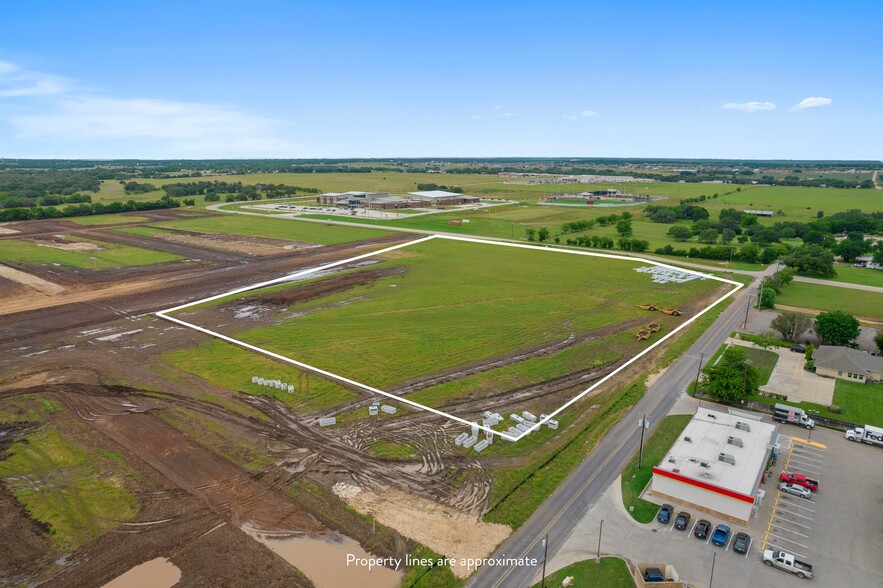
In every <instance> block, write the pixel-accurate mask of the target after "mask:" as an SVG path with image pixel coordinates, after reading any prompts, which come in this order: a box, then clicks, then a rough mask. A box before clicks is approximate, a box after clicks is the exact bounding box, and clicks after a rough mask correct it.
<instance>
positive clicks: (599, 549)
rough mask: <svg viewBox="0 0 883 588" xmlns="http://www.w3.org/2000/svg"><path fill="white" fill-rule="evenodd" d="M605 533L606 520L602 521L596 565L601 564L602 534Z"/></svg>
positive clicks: (599, 530)
mask: <svg viewBox="0 0 883 588" xmlns="http://www.w3.org/2000/svg"><path fill="white" fill-rule="evenodd" d="M603 532H604V519H601V528H599V529H598V555H596V556H595V563H601V533H603Z"/></svg>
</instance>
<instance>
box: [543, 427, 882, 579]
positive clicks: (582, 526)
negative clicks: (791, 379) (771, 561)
mask: <svg viewBox="0 0 883 588" xmlns="http://www.w3.org/2000/svg"><path fill="white" fill-rule="evenodd" d="M780 433H781V434H782V439H781V441H782V448H781V451H780V454H779V458H778V461H777V463H776V466H775V467H774V468H773V469H772V471H771V476H769V477H768V478H767V480H766V482H765V483H764V484H763V486H762V488H763V489H764V490H765V491H766V496H765V498H764V503H763V505H761V507H760V508H759V510H758V513H757V516H756V517H754V518H753V519H752V520H751V521H750V522H749V524H748V526H747V527H742V526H740V525H734V524H730V523H726V524H727V525H728V526H729V527H730V528H731V529H732V531H731V534H730V538H729V539H728V541H727V543H726V544H725V545H724V546H722V547H717V546H714V545H713V544H712V543H711V533H712V532H713V530H714V527H715V526H716V525H717V524H719V523H722V522H724V521H721V520H719V519H715V518H714V517H711V516H707V515H704V514H702V513H699V512H697V511H693V510H691V509H689V508H683V509H682V508H679V506H678V505H677V504H676V505H675V512H674V513H673V515H672V518H671V521H670V522H669V524H667V525H660V524H659V523H656V522H654V523H651V524H649V525H641V524H638V523H636V522H634V521H633V520H632V519H631V517H629V516H628V513H626V511H625V508H624V507H623V505H622V499H621V495H620V492H619V485H618V484H617V485H615V486H613V487H611V488H609V489H608V491H607V492H606V493H605V495H604V496H603V497H601V498H600V499H599V501H598V503H597V504H596V506H595V507H594V508H592V510H591V511H589V512H588V513H586V515H585V516H584V517H583V520H582V521H580V523H579V524H578V525H577V527H576V528H575V529H574V531H573V533H572V534H571V536H570V537H569V538H568V540H567V542H566V543H565V545H564V547H563V548H562V549H561V550H560V551H558V553H557V554H556V556H555V557H554V558H553V559H552V560H551V561H550V562H549V566H548V570H549V571H553V570H556V569H559V568H561V567H563V566H565V565H568V564H570V563H573V562H575V561H580V560H583V559H591V558H593V557H594V556H595V552H596V549H597V545H598V533H599V530H600V523H601V520H602V519H603V521H604V525H603V533H602V536H601V552H602V554H613V555H620V556H623V557H626V558H627V559H629V560H630V561H632V562H633V563H638V562H653V561H660V562H666V563H669V564H671V565H673V566H674V567H675V569H676V570H677V572H678V574H679V576H680V578H681V580H682V581H685V582H686V583H687V585H688V586H703V587H704V586H708V585H709V580H711V573H712V565H714V578H713V586H714V588H743V587H746V586H750V587H761V586H763V587H767V586H769V587H773V588H775V587H779V586H781V587H790V586H804V587H806V586H807V584H805V582H814V584H815V585H816V586H879V585H881V584H883V557H881V556H883V508H881V504H883V503H881V497H880V494H879V493H880V489H881V488H883V449H881V448H879V447H873V446H870V445H864V444H856V443H852V442H850V441H847V440H846V439H844V438H843V434H842V433H839V432H836V431H828V430H824V429H816V430H814V431H813V432H812V433H811V435H809V438H808V439H805V437H807V431H805V430H803V429H800V428H799V427H795V426H792V425H783V426H782V427H781V428H780ZM789 435H793V436H794V438H793V439H792V438H791V437H789ZM804 441H809V442H810V443H806V442H804ZM786 468H787V470H789V471H792V472H795V473H803V474H805V475H806V476H807V477H810V478H814V479H816V480H818V481H819V485H820V488H819V492H818V493H814V495H813V496H811V497H810V498H808V499H804V498H799V497H796V496H791V495H788V494H783V493H780V492H778V489H777V488H778V480H779V474H780V473H781V472H782V471H783V470H785V469H786ZM681 510H685V511H687V512H689V513H690V514H691V515H692V518H691V520H690V525H689V528H688V529H687V530H686V531H679V530H677V529H675V528H674V521H675V519H676V517H677V513H678V512H680V511H681ZM701 518H705V519H708V520H709V521H710V522H711V523H712V529H711V531H710V533H709V537H708V538H706V539H702V540H700V539H697V538H695V537H694V536H693V533H692V531H693V530H694V529H695V525H696V523H697V521H698V519H701ZM739 531H744V532H747V533H748V534H749V535H750V536H751V538H752V544H751V546H750V548H749V550H748V553H747V554H744V555H743V554H738V553H735V552H734V551H733V549H732V547H733V545H732V542H733V537H734V535H735V534H736V533H738V532H739ZM764 546H766V547H767V548H771V549H782V550H785V551H788V552H790V553H793V554H795V555H798V556H805V558H806V561H808V562H809V563H811V564H813V568H814V569H813V574H814V576H813V579H812V580H800V579H799V578H797V576H795V575H794V574H790V573H788V572H785V571H781V570H778V569H774V568H768V567H766V566H764V565H763V563H762V561H761V559H760V554H761V550H762V548H763V547H764ZM798 559H799V557H798ZM712 562H714V563H713V564H712Z"/></svg>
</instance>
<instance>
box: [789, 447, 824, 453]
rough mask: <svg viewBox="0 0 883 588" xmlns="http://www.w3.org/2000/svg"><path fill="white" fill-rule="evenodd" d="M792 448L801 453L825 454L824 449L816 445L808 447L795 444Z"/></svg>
mask: <svg viewBox="0 0 883 588" xmlns="http://www.w3.org/2000/svg"><path fill="white" fill-rule="evenodd" d="M793 449H796V450H797V451H800V452H801V453H810V454H813V455H825V450H824V449H819V448H817V447H810V446H807V445H797V446H795V447H793Z"/></svg>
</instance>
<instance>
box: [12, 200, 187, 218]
mask: <svg viewBox="0 0 883 588" xmlns="http://www.w3.org/2000/svg"><path fill="white" fill-rule="evenodd" d="M185 202H186V201H185ZM189 204H193V202H192V201H191V202H189ZM180 206H181V202H179V201H178V200H175V199H174V198H169V197H167V196H164V197H162V198H160V199H159V200H142V201H136V200H129V201H128V202H110V203H108V204H104V203H103V202H93V203H89V204H72V205H70V206H67V207H65V208H55V207H54V206H46V207H42V206H38V207H35V208H7V209H3V210H0V222H8V221H26V220H38V219H44V218H65V217H71V216H90V215H93V214H113V213H117V212H135V211H144V210H159V209H163V208H179V207H180Z"/></svg>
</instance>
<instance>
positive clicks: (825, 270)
mask: <svg viewBox="0 0 883 588" xmlns="http://www.w3.org/2000/svg"><path fill="white" fill-rule="evenodd" d="M784 262H785V265H787V266H788V267H793V268H794V269H796V270H797V271H798V272H800V273H804V274H820V275H822V276H825V277H831V276H835V275H837V272H836V270H835V269H834V253H832V252H831V251H830V250H828V249H825V248H824V247H822V246H821V245H801V246H799V247H795V248H794V250H793V251H791V253H789V254H788V255H786V256H785V259H784Z"/></svg>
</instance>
